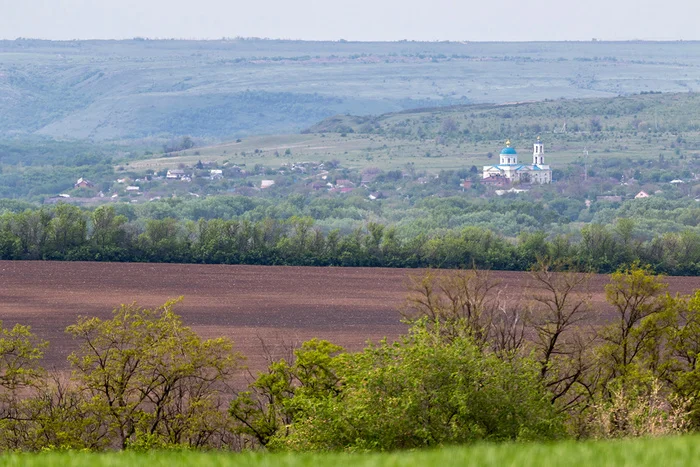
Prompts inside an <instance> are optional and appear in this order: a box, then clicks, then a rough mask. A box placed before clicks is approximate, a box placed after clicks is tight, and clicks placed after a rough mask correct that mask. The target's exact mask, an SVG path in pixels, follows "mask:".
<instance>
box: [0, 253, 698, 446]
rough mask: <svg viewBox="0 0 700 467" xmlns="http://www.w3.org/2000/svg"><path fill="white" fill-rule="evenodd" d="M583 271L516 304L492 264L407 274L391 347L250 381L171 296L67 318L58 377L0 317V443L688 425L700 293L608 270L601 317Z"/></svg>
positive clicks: (540, 276)
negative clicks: (157, 302)
mask: <svg viewBox="0 0 700 467" xmlns="http://www.w3.org/2000/svg"><path fill="white" fill-rule="evenodd" d="M589 279H590V275H587V274H580V273H570V272H561V271H558V270H556V269H555V268H553V267H552V266H551V265H550V264H547V263H540V264H539V266H538V267H537V268H536V269H535V270H533V271H532V272H531V274H530V280H531V283H530V287H529V288H528V291H529V292H528V293H527V294H526V295H524V296H518V297H515V296H509V291H508V289H507V288H505V287H503V286H502V285H501V284H500V283H499V282H498V281H497V280H496V279H495V278H494V274H492V273H488V272H486V271H477V270H460V271H434V270H431V271H428V272H427V273H425V274H424V275H422V276H416V277H414V278H413V283H412V285H411V286H410V290H409V294H408V296H407V299H406V302H405V305H404V306H403V307H402V309H401V313H402V315H403V318H404V319H405V321H406V323H407V325H408V331H407V333H406V334H405V335H404V336H402V337H401V338H399V339H398V340H397V341H396V342H388V341H386V340H383V341H380V342H377V343H370V344H368V345H367V346H366V347H365V348H364V349H363V350H361V351H359V352H347V351H345V350H344V349H343V348H341V347H340V346H337V345H335V344H333V343H331V342H329V341H325V340H320V339H313V340H310V341H308V342H305V343H304V344H302V345H301V346H300V347H298V348H296V349H293V350H292V349H289V350H290V356H289V357H287V358H279V357H275V358H273V357H272V356H271V355H270V358H269V362H270V363H269V365H268V367H267V368H266V369H265V370H264V371H261V372H258V373H257V374H256V375H252V374H251V376H250V378H249V379H248V383H247V384H243V383H241V381H240V374H241V371H242V370H243V368H244V365H243V358H242V356H241V355H240V354H239V353H237V352H235V351H234V347H233V343H232V342H231V341H230V340H228V339H225V338H218V339H202V338H201V337H200V336H198V335H197V334H196V333H195V332H193V331H192V330H191V329H189V328H188V327H187V326H185V325H184V323H183V322H182V320H181V318H180V317H179V316H178V315H177V314H176V313H175V312H174V309H173V308H174V306H175V305H176V303H177V300H175V301H170V302H168V303H166V304H165V305H163V306H161V307H158V308H155V309H144V308H140V307H138V306H137V305H135V304H132V305H122V306H121V307H120V308H118V309H116V310H114V312H113V315H112V318H110V319H104V320H103V319H98V318H90V317H82V318H79V319H78V321H77V322H76V323H75V324H73V325H71V326H69V327H68V328H67V329H66V332H67V333H69V334H70V335H71V336H72V337H73V338H74V339H75V340H76V343H77V347H76V350H75V351H74V352H73V353H72V354H71V355H70V356H69V357H68V361H69V363H70V366H71V370H72V372H71V376H70V377H66V376H61V375H53V374H50V373H47V372H46V371H45V370H44V369H42V367H41V365H40V362H41V358H42V356H43V354H44V352H45V351H46V348H47V345H48V344H47V343H46V342H43V341H41V340H40V339H37V337H36V336H34V335H33V334H32V332H31V330H30V329H29V328H28V327H26V326H22V325H20V324H17V325H15V326H14V327H3V326H2V324H0V448H2V449H14V450H46V449H88V450H105V449H136V450H143V449H151V448H159V449H165V448H178V449H180V448H192V449H233V450H241V449H249V448H253V449H256V448H264V449H268V450H295V451H311V450H350V451H357V450H395V449H412V448H421V447H430V446H441V445H447V444H458V443H470V442H475V441H479V440H488V441H516V440H551V439H560V438H575V439H587V438H616V437H628V436H658V435H665V434H673V433H683V432H689V431H696V430H698V429H700V384H699V383H698V381H700V379H699V378H698V371H699V370H698V355H700V340H699V338H698V336H700V291H696V292H695V294H693V295H691V296H671V295H670V294H668V293H667V291H666V288H667V286H666V284H665V283H664V282H663V279H662V278H661V277H658V276H655V275H653V274H652V273H651V272H650V271H649V269H648V268H646V267H641V266H639V265H633V266H631V267H629V268H625V269H621V270H619V271H617V272H615V273H614V274H612V276H611V278H610V282H609V283H608V284H607V285H606V286H605V297H606V300H607V303H608V311H610V310H612V311H610V317H609V319H607V320H606V321H605V322H603V323H599V322H598V321H597V319H598V318H599V316H600V313H601V311H602V310H600V309H595V308H594V307H593V305H592V302H591V291H590V289H589ZM593 323H595V325H592V324H593ZM237 375H238V379H237V378H236V376H237Z"/></svg>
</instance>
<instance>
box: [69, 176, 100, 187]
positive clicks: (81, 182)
mask: <svg viewBox="0 0 700 467" xmlns="http://www.w3.org/2000/svg"><path fill="white" fill-rule="evenodd" d="M73 186H74V187H75V188H92V187H94V186H95V184H94V183H92V182H91V181H90V180H87V179H85V178H83V177H80V178H79V179H78V181H77V182H75V185H73Z"/></svg>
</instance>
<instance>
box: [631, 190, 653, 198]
mask: <svg viewBox="0 0 700 467" xmlns="http://www.w3.org/2000/svg"><path fill="white" fill-rule="evenodd" d="M649 196H650V195H649V193H647V192H646V191H640V192H639V193H637V194H636V195H635V196H634V199H639V198H648V197H649Z"/></svg>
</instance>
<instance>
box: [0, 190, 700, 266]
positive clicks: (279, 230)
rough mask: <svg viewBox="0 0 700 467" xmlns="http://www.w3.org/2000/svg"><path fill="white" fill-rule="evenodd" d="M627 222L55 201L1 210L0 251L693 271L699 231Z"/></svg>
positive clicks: (32, 255)
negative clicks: (517, 227) (375, 216)
mask: <svg viewBox="0 0 700 467" xmlns="http://www.w3.org/2000/svg"><path fill="white" fill-rule="evenodd" d="M634 228H635V224H634V221H633V220H631V219H624V218H623V219H618V221H617V222H616V223H615V224H613V225H602V224H588V225H585V226H584V227H582V228H581V230H580V240H574V238H573V237H572V236H571V235H563V234H560V235H548V234H547V233H546V232H544V231H535V232H531V233H527V232H524V233H521V234H520V235H519V236H518V237H517V238H515V239H512V238H507V237H504V236H502V235H500V234H499V233H497V232H494V231H491V230H489V229H486V228H481V227H474V226H471V227H464V228H455V229H446V230H439V231H432V232H429V233H417V234H416V235H413V236H410V237H407V236H405V235H400V232H399V230H398V229H397V227H396V226H391V225H388V226H387V225H383V224H380V223H376V222H368V223H367V224H366V225H364V226H362V227H358V228H356V229H354V230H353V231H352V232H350V233H347V234H342V233H341V232H340V231H339V230H337V229H335V230H331V231H329V232H324V231H323V230H322V229H321V228H319V227H318V226H317V225H315V221H314V220H313V219H312V218H310V217H299V216H292V217H290V218H288V219H285V220H278V219H272V218H265V219H262V220H259V221H250V220H238V219H231V220H223V219H208V220H207V219H200V220H199V221H187V220H185V221H180V220H176V219H173V218H167V217H166V218H163V219H145V220H142V222H141V223H133V222H129V221H128V219H127V218H126V217H125V216H123V215H120V214H117V211H116V210H115V208H114V207H113V206H101V207H98V208H96V209H94V210H93V211H87V210H81V209H80V208H78V207H76V206H72V205H68V204H59V205H57V206H55V208H53V209H51V210H48V209H34V210H31V209H28V210H24V211H22V212H16V213H13V212H6V213H5V214H3V215H2V216H0V259H6V260H14V259H23V260H36V259H42V260H62V261H130V262H178V263H207V264H251V265H292V266H367V267H375V266H376V267H402V268H418V267H433V268H465V267H466V268H468V267H472V266H476V267H479V268H483V269H498V270H521V271H524V270H528V269H530V268H532V267H533V266H534V265H536V264H537V262H538V260H540V259H544V258H547V259H549V260H550V261H553V262H556V263H558V264H567V265H568V266H569V268H570V269H572V270H583V271H593V272H606V273H607V272H611V271H614V270H615V269H617V268H619V267H620V266H622V265H625V264H631V263H633V262H635V261H639V262H641V263H643V264H649V265H650V266H651V268H652V270H654V271H656V272H659V273H667V274H673V275H696V274H698V273H700V234H698V233H696V232H695V231H691V230H685V231H681V232H669V233H665V234H663V235H659V236H656V237H652V238H651V239H648V240H641V239H639V238H637V237H636V236H634V235H633V230H634Z"/></svg>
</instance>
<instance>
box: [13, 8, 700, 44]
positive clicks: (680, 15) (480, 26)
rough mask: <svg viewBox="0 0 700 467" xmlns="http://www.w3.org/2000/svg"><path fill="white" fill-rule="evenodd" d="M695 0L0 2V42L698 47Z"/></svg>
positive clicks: (699, 30) (698, 16) (698, 17)
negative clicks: (656, 43)
mask: <svg viewBox="0 0 700 467" xmlns="http://www.w3.org/2000/svg"><path fill="white" fill-rule="evenodd" d="M699 21H700V1H697V0H529V1H527V0H478V1H474V0H461V1H460V0H343V1H338V0H247V1H241V0H0V38H3V39H15V38H17V37H31V38H46V39H93V38H97V39H120V38H131V37H136V36H142V37H150V38H172V37H175V38H188V39H190V38H191V39H198V38H201V39H218V38H221V37H224V36H226V37H235V36H244V37H252V36H257V37H270V38H286V39H310V40H321V39H331V40H336V39H341V38H343V39H347V40H363V41H367V40H399V39H414V40H455V41H457V40H471V41H498V40H503V41H526V40H590V39H592V38H598V39H603V40H630V39H647V40H654V39H660V40H676V39H683V40H700V27H698V26H697V25H698V22H699Z"/></svg>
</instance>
